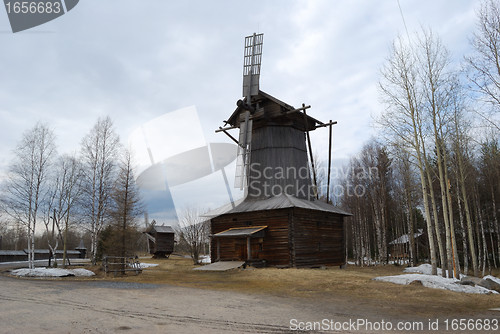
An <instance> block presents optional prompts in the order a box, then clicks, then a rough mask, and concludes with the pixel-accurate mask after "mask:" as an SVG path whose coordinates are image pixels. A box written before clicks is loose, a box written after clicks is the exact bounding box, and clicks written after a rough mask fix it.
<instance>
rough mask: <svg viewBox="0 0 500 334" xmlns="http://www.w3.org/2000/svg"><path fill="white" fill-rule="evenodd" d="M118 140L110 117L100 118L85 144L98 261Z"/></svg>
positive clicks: (89, 215) (86, 190)
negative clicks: (98, 246)
mask: <svg viewBox="0 0 500 334" xmlns="http://www.w3.org/2000/svg"><path fill="white" fill-rule="evenodd" d="M118 153H119V138H118V135H117V134H116V133H115V131H114V130H113V122H112V121H111V119H110V118H109V117H106V118H99V119H98V120H97V123H96V124H95V125H94V127H93V128H92V130H91V131H90V133H89V134H87V135H86V136H85V137H84V138H83V141H82V147H81V154H82V162H83V171H84V194H85V197H84V198H85V201H84V202H83V207H84V211H85V217H86V220H87V225H88V228H89V231H90V235H91V247H90V255H91V259H92V262H93V263H95V262H96V254H97V243H98V239H99V234H100V233H101V231H102V229H103V228H104V226H105V225H106V223H108V222H109V220H110V209H111V208H110V204H111V200H112V199H111V192H112V189H113V184H114V181H115V177H116V161H117V158H118Z"/></svg>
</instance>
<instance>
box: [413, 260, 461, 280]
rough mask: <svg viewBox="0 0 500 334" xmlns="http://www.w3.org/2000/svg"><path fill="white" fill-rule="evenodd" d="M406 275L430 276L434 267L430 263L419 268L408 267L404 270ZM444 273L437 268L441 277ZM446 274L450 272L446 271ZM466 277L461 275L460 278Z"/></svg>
mask: <svg viewBox="0 0 500 334" xmlns="http://www.w3.org/2000/svg"><path fill="white" fill-rule="evenodd" d="M403 271H404V272H405V273H417V274H424V275H430V274H431V272H432V266H431V265H430V264H428V263H424V264H421V265H419V266H418V267H408V268H405V270H403ZM442 273H443V271H442V270H441V268H437V274H438V275H439V276H441V275H442ZM446 274H448V270H446ZM464 276H465V275H462V274H460V278H462V277H464Z"/></svg>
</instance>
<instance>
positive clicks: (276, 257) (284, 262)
mask: <svg viewBox="0 0 500 334" xmlns="http://www.w3.org/2000/svg"><path fill="white" fill-rule="evenodd" d="M346 215H349V214H348V213H346V212H343V211H341V210H338V209H337V208H335V207H333V206H332V205H329V204H326V203H324V202H321V201H308V200H303V199H298V198H296V197H294V196H290V195H286V194H282V195H280V196H276V197H273V198H268V199H265V200H256V201H244V202H243V203H241V204H240V205H238V206H236V207H235V208H234V209H232V210H230V211H228V212H227V213H225V214H223V215H220V216H217V217H214V218H212V219H211V231H212V240H211V243H212V244H211V258H212V262H216V261H231V260H241V261H246V262H247V263H250V264H253V263H259V264H263V265H269V266H278V267H316V266H323V265H326V266H337V265H338V266H341V265H343V264H345V241H344V222H343V218H344V216H346Z"/></svg>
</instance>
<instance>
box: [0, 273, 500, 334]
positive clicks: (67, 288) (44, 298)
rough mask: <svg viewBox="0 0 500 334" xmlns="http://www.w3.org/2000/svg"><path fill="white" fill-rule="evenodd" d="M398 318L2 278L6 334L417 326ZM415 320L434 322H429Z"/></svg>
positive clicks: (268, 300) (349, 304)
mask: <svg viewBox="0 0 500 334" xmlns="http://www.w3.org/2000/svg"><path fill="white" fill-rule="evenodd" d="M494 315H495V316H497V315H498V313H494ZM397 317H398V315H397V314H394V313H393V312H388V310H387V309H386V308H385V307H384V305H379V306H374V305H373V304H372V303H367V304H366V303H363V302H357V303H356V302H353V301H352V300H349V299H346V298H335V300H327V299H325V298H323V299H318V298H290V297H286V298H285V297H276V296H268V295H257V294H244V293H237V292H231V291H212V290H204V289H195V288H182V287H175V286H169V285H157V284H144V283H128V282H111V281H90V280H89V281H77V280H73V279H63V280H61V279H54V280H47V279H20V278H12V277H8V276H0V333H30V332H31V333H199V334H201V333H203V334H204V333H286V332H293V331H291V330H290V325H291V319H297V321H304V322H313V321H316V322H318V321H322V320H323V319H328V320H335V321H337V322H346V321H350V320H354V321H356V320H357V319H368V320H370V321H380V320H382V319H384V321H386V322H387V321H391V322H394V323H396V322H397V321H409V320H410V319H408V318H407V316H406V319H398V318H397ZM411 320H412V321H422V322H423V323H425V324H427V323H428V319H411ZM328 332H329V333H332V332H337V331H328ZM342 332H344V333H345V332H347V333H349V332H350V333H363V332H373V331H369V330H364V329H363V328H361V329H357V330H347V331H342ZM382 332H384V331H377V333H382ZM391 332H392V333H396V332H398V333H399V332H402V331H391ZM410 332H412V331H404V333H410ZM418 332H419V333H425V332H428V331H425V330H424V331H418ZM431 332H432V331H431ZM434 333H435V331H434Z"/></svg>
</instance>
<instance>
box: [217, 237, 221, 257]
mask: <svg viewBox="0 0 500 334" xmlns="http://www.w3.org/2000/svg"><path fill="white" fill-rule="evenodd" d="M219 260H220V240H219V238H217V261H219Z"/></svg>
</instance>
